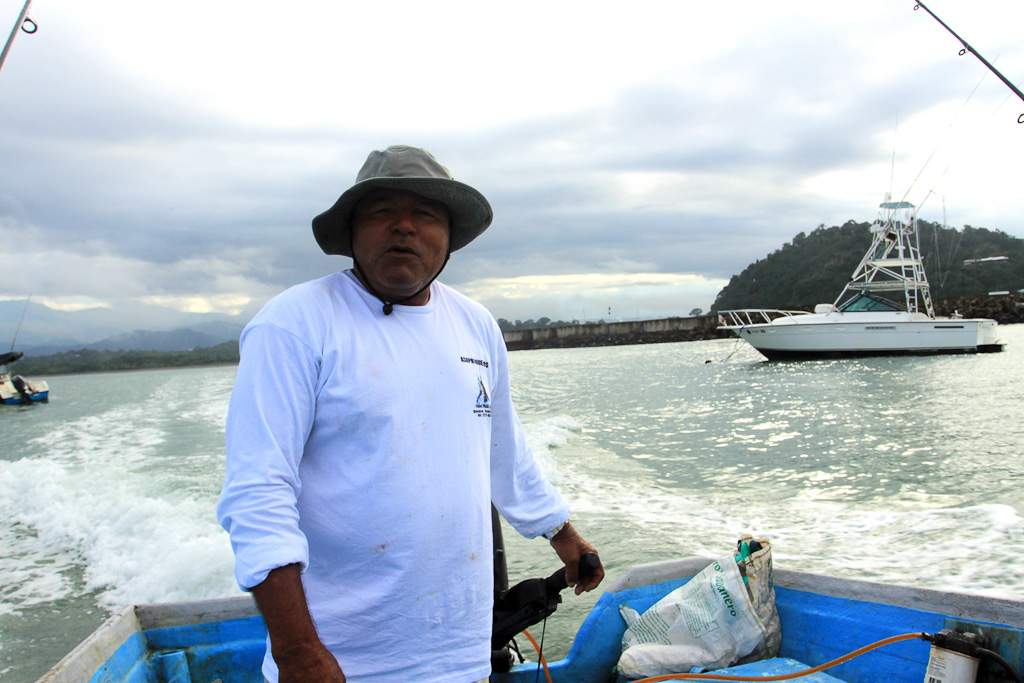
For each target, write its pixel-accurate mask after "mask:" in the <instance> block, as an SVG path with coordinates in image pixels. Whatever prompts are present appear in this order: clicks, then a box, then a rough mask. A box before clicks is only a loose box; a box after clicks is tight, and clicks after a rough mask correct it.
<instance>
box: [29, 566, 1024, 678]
mask: <svg viewBox="0 0 1024 683" xmlns="http://www.w3.org/2000/svg"><path fill="white" fill-rule="evenodd" d="M708 561H709V560H707V559H704V558H689V559H686V560H678V561H673V562H668V563H658V564H654V565H645V566H641V567H636V568H633V569H631V570H630V571H629V572H627V573H626V575H624V576H623V577H620V578H619V579H618V580H617V581H616V582H615V583H614V584H613V585H612V587H611V588H612V590H610V591H609V592H606V593H605V594H604V595H602V597H601V598H600V599H599V600H598V602H597V604H596V605H595V606H594V608H593V610H591V612H590V614H589V615H588V617H587V618H586V620H585V621H584V622H583V624H582V625H581V626H580V629H579V631H578V633H577V635H576V638H575V640H574V642H573V644H572V647H571V649H570V651H569V654H568V655H567V656H566V657H565V659H563V660H561V661H558V662H554V663H552V664H551V665H550V674H551V678H552V681H553V683H615V682H616V681H621V679H619V677H618V674H617V672H616V670H615V665H616V663H617V661H618V657H619V654H620V646H621V645H620V644H621V640H622V634H623V631H624V629H625V623H624V622H623V620H622V618H621V616H620V615H619V606H620V605H622V604H626V603H628V604H629V605H630V606H631V607H633V608H634V609H636V610H638V611H643V610H644V609H646V608H647V607H650V606H651V605H653V604H654V603H655V602H657V601H658V600H659V599H660V598H661V597H663V596H664V595H666V594H667V593H668V592H670V591H671V590H673V589H675V588H676V587H678V586H680V585H682V584H684V583H685V582H686V581H687V580H688V578H689V577H690V576H693V575H695V574H696V573H697V572H699V571H700V570H701V569H703V567H704V566H706V564H707V563H708ZM774 576H775V585H776V604H777V606H778V610H779V616H780V618H781V621H782V635H783V641H782V649H781V651H780V652H779V656H778V658H776V659H772V660H768V661H766V662H757V663H754V664H750V665H746V666H745V667H737V668H736V669H734V670H730V672H731V671H736V672H737V673H739V672H741V671H742V672H743V673H746V674H753V675H758V676H763V675H769V674H771V673H789V672H792V671H797V670H802V669H804V668H807V667H811V666H817V665H820V664H824V663H826V662H829V661H831V660H833V659H835V658H837V657H840V656H842V655H845V654H847V653H849V652H852V651H854V650H856V649H858V648H860V647H862V646H864V645H867V644H870V643H873V642H875V641H878V640H881V639H883V638H886V637H889V636H893V635H898V634H903V633H917V632H927V633H936V632H938V631H940V630H942V629H948V628H961V629H965V630H973V631H979V630H981V631H984V632H986V633H987V634H989V635H990V636H993V637H994V638H995V640H994V642H993V644H992V645H991V646H990V648H991V649H993V650H996V651H998V652H999V653H1000V654H1001V655H1002V656H1003V657H1004V659H1006V660H1007V661H1009V662H1010V664H1011V665H1012V666H1014V667H1016V669H1017V671H1022V670H1024V661H1022V659H1024V656H1022V651H1021V643H1022V640H1024V602H1021V601H1017V600H1004V599H998V598H988V597H981V596H974V595H966V594H963V593H947V592H941V591H932V590H925V589H917V588H908V587H903V586H891V585H883V584H874V583H869V582H864V581H852V580H843V579H835V578H831V577H823V576H817V575H813V574H805V573H801V572H791V571H785V570H776V571H775V574H774ZM265 644H266V630H265V628H264V625H263V622H262V619H261V618H260V617H259V615H258V614H257V612H256V610H255V606H254V605H253V603H252V600H251V599H250V598H249V597H247V596H246V597H240V598H231V599H225V600H212V601H201V602H195V603H181V604H170V605H148V606H139V607H134V608H127V609H126V610H125V611H124V612H122V613H121V614H119V615H117V616H116V617H113V618H112V619H111V620H109V621H108V622H107V623H106V624H104V626H103V627H101V628H100V629H99V630H98V631H97V632H96V633H94V634H93V636H91V637H90V638H89V639H88V640H87V641H86V642H85V643H83V644H82V645H81V646H79V647H78V648H76V650H75V651H74V652H72V653H71V654H70V655H69V656H68V657H66V658H65V659H64V660H63V661H62V662H61V663H60V664H58V665H57V667H55V668H54V669H53V670H52V671H51V672H50V673H49V674H47V676H46V677H44V678H43V679H41V681H40V683H43V681H45V683H143V682H148V681H174V682H175V683H189V682H190V681H193V682H195V683H199V682H204V683H208V682H209V681H214V680H220V681H222V683H261V682H262V680H263V677H262V675H261V674H260V665H261V663H262V660H263V654H264V648H265ZM929 648H930V646H929V645H928V644H927V643H925V642H924V641H922V640H907V641H903V642H899V643H895V644H893V645H888V646H885V647H883V648H880V649H877V650H874V651H872V652H869V653H868V654H865V655H863V656H861V657H858V658H856V659H853V660H851V661H849V662H846V663H844V664H840V665H838V666H836V667H834V668H831V669H829V670H828V671H826V672H824V673H821V674H814V675H813V676H811V677H806V678H802V679H799V680H801V681H806V682H807V683H835V682H836V681H845V682H846V683H866V682H868V681H871V682H875V681H888V682H892V683H921V682H922V681H924V680H925V678H924V674H925V669H926V666H927V662H928V655H929ZM721 673H726V671H722V672H721ZM537 676H538V672H537V664H535V663H526V664H520V665H517V666H515V667H514V668H513V670H512V671H510V672H508V673H504V674H495V675H493V676H492V677H491V681H492V683H535V681H536V680H537ZM541 676H542V677H543V674H541Z"/></svg>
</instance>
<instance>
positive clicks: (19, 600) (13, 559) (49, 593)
mask: <svg viewBox="0 0 1024 683" xmlns="http://www.w3.org/2000/svg"><path fill="white" fill-rule="evenodd" d="M0 548H3V549H4V551H3V571H2V572H0V617H2V616H4V615H13V616H18V615H20V614H21V610H22V609H24V608H26V607H33V606H35V605H40V604H43V603H45V602H49V601H50V600H53V599H54V598H55V597H65V596H67V595H68V594H69V592H70V590H71V589H72V588H71V584H70V582H69V581H68V579H67V577H66V576H65V573H66V572H68V571H69V570H72V569H73V568H74V567H75V559H76V558H75V557H74V556H73V555H72V554H70V553H54V552H53V551H52V550H50V549H48V548H47V547H46V546H44V545H43V544H42V543H41V542H40V541H39V539H38V537H37V536H36V535H35V534H34V533H33V532H32V530H31V529H28V528H27V527H25V526H23V525H20V524H18V525H14V526H4V527H0ZM0 647H2V643H0Z"/></svg>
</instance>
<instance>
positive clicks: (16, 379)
mask: <svg viewBox="0 0 1024 683" xmlns="http://www.w3.org/2000/svg"><path fill="white" fill-rule="evenodd" d="M23 355H24V354H23V353H22V352H21V351H8V352H7V353H0V405H21V404H24V403H44V402H46V401H48V400H49V398H50V387H49V386H48V385H47V384H46V382H43V381H30V380H27V379H25V378H24V377H22V376H21V375H13V376H12V375H11V370H10V365H11V363H13V362H15V361H16V360H18V359H20V358H21V357H22V356H23Z"/></svg>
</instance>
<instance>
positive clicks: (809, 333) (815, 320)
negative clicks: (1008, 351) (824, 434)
mask: <svg viewBox="0 0 1024 683" xmlns="http://www.w3.org/2000/svg"><path fill="white" fill-rule="evenodd" d="M732 329H733V331H734V332H735V333H736V334H737V335H738V336H739V337H740V338H741V339H743V340H744V341H746V342H748V343H749V344H750V345H751V346H753V347H754V348H755V349H757V350H758V351H759V352H760V353H761V354H762V355H764V356H765V357H767V358H768V359H769V360H786V359H807V358H840V357H855V356H883V355H928V354H948V353H986V352H994V351H1001V350H1002V348H1003V345H1002V344H1001V343H1000V342H999V341H998V340H997V339H996V329H997V325H996V322H995V321H994V320H989V319H955V318H954V319H925V320H899V319H889V320H887V319H884V318H881V317H880V316H878V315H870V314H868V315H867V316H866V317H865V318H860V319H859V316H858V315H857V314H849V313H847V314H833V315H823V316H817V315H807V316H800V317H799V318H784V319H778V320H775V321H772V322H771V323H765V324H760V325H748V326H742V327H734V328H732Z"/></svg>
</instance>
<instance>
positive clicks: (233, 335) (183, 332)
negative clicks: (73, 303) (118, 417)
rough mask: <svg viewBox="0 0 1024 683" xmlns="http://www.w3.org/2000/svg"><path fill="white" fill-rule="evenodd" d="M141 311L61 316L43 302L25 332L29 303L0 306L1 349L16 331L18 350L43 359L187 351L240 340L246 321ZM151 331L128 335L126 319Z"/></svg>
mask: <svg viewBox="0 0 1024 683" xmlns="http://www.w3.org/2000/svg"><path fill="white" fill-rule="evenodd" d="M154 309H155V307H144V306H143V307H140V308H139V309H138V310H137V311H133V312H128V313H127V316H126V312H124V311H118V312H114V311H112V310H111V309H106V308H90V309H85V310H82V311H71V312H69V311H58V310H55V309H52V308H49V307H47V306H44V305H42V304H39V303H35V302H32V303H30V304H29V307H28V310H27V311H26V313H25V318H24V321H23V322H22V324H21V329H20V330H18V322H19V320H20V319H21V315H22V311H23V310H25V301H24V300H21V301H0V349H2V350H4V351H6V350H8V349H9V348H10V347H11V342H12V340H13V338H14V335H15V332H16V331H17V335H18V336H17V344H16V346H17V350H19V351H24V352H25V355H26V356H41V355H49V354H54V353H63V352H65V351H75V350H79V349H91V350H96V351H129V350H132V351H188V350H190V349H195V348H206V347H210V346H216V345H217V344H222V343H224V342H227V341H237V340H238V337H239V335H241V333H242V329H243V328H244V327H245V323H246V322H248V316H235V317H231V316H226V315H221V314H205V313H180V314H178V313H172V314H171V317H170V318H168V317H167V315H168V314H167V313H166V309H162V310H154ZM125 319H131V320H133V321H134V322H135V324H136V325H140V326H149V325H152V329H148V330H146V329H136V330H134V331H132V332H124V331H123V330H124V329H125V325H124V322H123V321H124V320H125Z"/></svg>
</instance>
